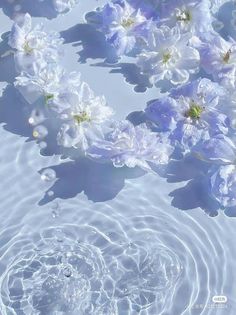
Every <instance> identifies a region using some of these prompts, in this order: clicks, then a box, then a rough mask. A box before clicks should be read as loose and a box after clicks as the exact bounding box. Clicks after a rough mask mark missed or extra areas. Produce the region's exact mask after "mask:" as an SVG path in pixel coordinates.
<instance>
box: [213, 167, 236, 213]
mask: <svg viewBox="0 0 236 315" xmlns="http://www.w3.org/2000/svg"><path fill="white" fill-rule="evenodd" d="M210 192H211V194H212V196H213V197H214V198H215V199H216V200H217V201H218V202H219V203H220V204H221V205H222V206H223V207H225V208H227V207H233V206H236V166H235V164H230V165H222V166H219V167H217V168H216V167H213V168H212V170H211V172H210Z"/></svg>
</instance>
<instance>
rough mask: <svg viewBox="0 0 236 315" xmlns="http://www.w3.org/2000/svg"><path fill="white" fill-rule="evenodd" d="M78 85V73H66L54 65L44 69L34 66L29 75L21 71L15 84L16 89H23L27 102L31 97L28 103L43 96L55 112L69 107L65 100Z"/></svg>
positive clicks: (48, 65)
mask: <svg viewBox="0 0 236 315" xmlns="http://www.w3.org/2000/svg"><path fill="white" fill-rule="evenodd" d="M80 84H81V81H80V73H77V72H71V73H66V72H65V71H64V69H63V68H61V67H60V66H58V65H57V64H54V63H52V64H50V63H49V64H47V65H46V66H45V67H41V65H37V66H36V65H35V66H34V69H33V71H32V72H31V73H28V72H26V71H23V72H22V73H21V74H20V76H18V77H17V78H16V82H15V85H16V86H17V87H18V88H20V89H21V88H24V89H23V95H24V96H25V97H26V99H27V100H28V98H29V97H30V96H32V101H29V102H30V103H32V102H34V101H36V100H37V99H38V98H39V97H41V96H43V97H44V100H45V103H46V104H49V103H50V108H51V109H54V110H55V111H57V112H61V111H63V110H64V109H65V108H67V107H69V106H70V104H68V101H67V99H68V98H69V97H70V93H73V92H74V91H75V90H77V89H78V87H79V86H80ZM29 94H30V95H29Z"/></svg>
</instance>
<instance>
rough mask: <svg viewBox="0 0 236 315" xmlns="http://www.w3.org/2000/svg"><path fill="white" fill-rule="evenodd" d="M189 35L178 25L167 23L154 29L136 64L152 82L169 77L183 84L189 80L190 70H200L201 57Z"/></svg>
mask: <svg viewBox="0 0 236 315" xmlns="http://www.w3.org/2000/svg"><path fill="white" fill-rule="evenodd" d="M189 36H190V34H185V35H181V34H180V31H179V28H177V27H175V28H173V29H170V28H169V27H167V26H162V27H160V28H156V27H155V28H153V29H152V30H151V31H150V35H149V38H148V42H147V49H146V50H145V51H144V52H143V53H141V54H140V55H139V57H138V61H137V65H138V66H139V67H140V69H141V72H142V73H143V74H147V75H149V77H150V81H151V83H157V82H158V81H161V80H168V81H170V82H171V83H172V84H174V85H177V84H182V83H186V82H187V81H188V80H189V76H190V74H191V73H195V72H196V71H197V70H198V66H199V60H200V56H199V53H198V51H197V50H196V49H195V48H193V47H191V46H190V39H189Z"/></svg>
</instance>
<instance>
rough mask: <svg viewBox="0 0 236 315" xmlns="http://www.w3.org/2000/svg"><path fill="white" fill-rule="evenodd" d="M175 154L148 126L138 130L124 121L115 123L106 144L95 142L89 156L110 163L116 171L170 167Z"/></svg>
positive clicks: (165, 141) (165, 140) (167, 143)
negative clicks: (131, 168) (125, 167)
mask: <svg viewBox="0 0 236 315" xmlns="http://www.w3.org/2000/svg"><path fill="white" fill-rule="evenodd" d="M172 152H173V149H172V147H171V146H170V145H169V142H168V139H167V138H161V137H160V136H158V135H157V134H156V133H154V132H152V131H151V130H149V129H148V128H147V126H146V125H145V124H141V125H138V126H136V127H135V126H134V125H133V124H132V123H130V122H129V121H127V120H124V121H119V122H116V123H114V125H113V126H111V131H109V132H108V133H107V134H106V136H105V138H104V139H103V140H99V141H95V142H94V144H93V145H92V146H91V147H90V148H89V150H88V155H89V156H91V157H92V158H94V159H98V160H100V161H109V160H110V161H112V163H113V165H114V166H115V167H123V166H124V165H126V166H128V167H135V166H139V167H141V168H143V169H144V170H151V167H150V165H149V164H150V163H152V164H155V165H166V164H167V163H168V162H169V158H170V155H171V153H172Z"/></svg>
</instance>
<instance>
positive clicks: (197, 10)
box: [161, 0, 212, 34]
mask: <svg viewBox="0 0 236 315" xmlns="http://www.w3.org/2000/svg"><path fill="white" fill-rule="evenodd" d="M209 7H210V3H209V1H208V0H181V1H173V2H172V1H171V2H170V3H169V4H167V7H166V9H165V10H163V13H162V14H161V22H162V23H165V24H167V25H168V26H170V27H174V26H176V25H177V26H179V27H180V29H181V31H184V32H189V31H190V32H192V33H194V34H198V33H201V32H206V31H209V30H211V29H212V16H211V14H210V10H209ZM162 15H164V17H163V18H162Z"/></svg>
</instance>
